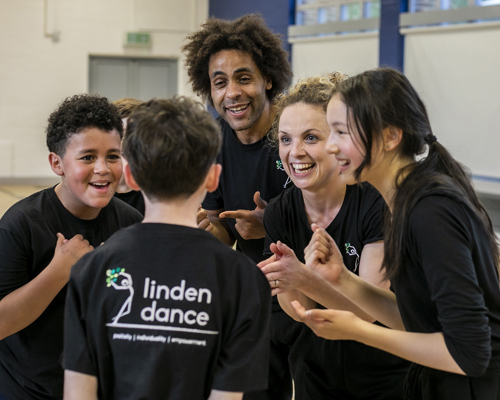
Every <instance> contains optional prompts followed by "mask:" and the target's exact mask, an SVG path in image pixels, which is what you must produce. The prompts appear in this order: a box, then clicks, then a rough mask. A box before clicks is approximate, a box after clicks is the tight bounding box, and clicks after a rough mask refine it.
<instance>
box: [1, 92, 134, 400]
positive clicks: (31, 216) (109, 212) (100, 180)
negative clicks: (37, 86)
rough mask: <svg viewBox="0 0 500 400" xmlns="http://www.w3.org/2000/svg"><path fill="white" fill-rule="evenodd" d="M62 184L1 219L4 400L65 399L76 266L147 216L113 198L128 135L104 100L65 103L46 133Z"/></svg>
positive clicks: (94, 98)
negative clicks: (68, 312)
mask: <svg viewBox="0 0 500 400" xmlns="http://www.w3.org/2000/svg"><path fill="white" fill-rule="evenodd" d="M46 133H47V146H48V148H49V151H50V154H49V162H50V166H51V168H52V170H53V171H54V173H55V174H56V175H58V176H60V177H61V182H60V183H59V184H57V185H56V186H54V187H52V188H48V189H45V190H42V191H40V192H37V193H35V194H33V195H31V196H29V197H27V198H25V199H23V200H21V201H19V202H18V203H16V204H14V205H13V206H12V207H11V208H10V209H9V210H8V211H7V212H6V213H5V215H4V216H3V217H2V219H1V220H0V259H1V260H2V262H1V263H0V339H1V340H0V399H11V400H13V399H23V400H24V399H61V398H62V394H63V369H62V367H61V361H60V357H61V355H62V347H63V338H62V336H63V314H64V302H65V297H66V283H67V281H68V279H69V273H70V269H71V267H72V265H73V264H74V263H75V262H76V261H77V260H78V259H79V258H80V257H81V256H82V255H83V254H85V253H87V252H89V251H92V250H93V248H94V247H96V246H99V245H100V244H101V243H102V242H104V241H105V240H107V239H108V237H109V236H111V234H113V233H114V232H116V231H117V230H119V229H120V228H123V227H126V226H128V225H131V224H133V223H136V222H139V221H140V220H141V219H142V216H141V215H140V213H139V212H137V211H136V210H134V209H133V208H132V207H130V206H129V205H127V204H125V203H123V202H121V201H118V200H115V199H113V194H114V192H115V189H116V186H117V184H118V182H119V180H120V177H121V174H122V162H121V157H120V142H121V137H122V134H123V127H122V122H121V119H120V116H119V114H118V110H117V109H116V107H115V106H113V105H111V104H110V103H109V102H108V100H107V99H106V98H103V97H99V96H89V95H76V96H73V97H69V98H67V99H66V100H64V101H63V102H62V103H61V104H60V106H59V107H58V108H57V109H56V110H55V111H54V112H53V113H52V114H51V115H50V118H49V121H48V126H47V131H46Z"/></svg>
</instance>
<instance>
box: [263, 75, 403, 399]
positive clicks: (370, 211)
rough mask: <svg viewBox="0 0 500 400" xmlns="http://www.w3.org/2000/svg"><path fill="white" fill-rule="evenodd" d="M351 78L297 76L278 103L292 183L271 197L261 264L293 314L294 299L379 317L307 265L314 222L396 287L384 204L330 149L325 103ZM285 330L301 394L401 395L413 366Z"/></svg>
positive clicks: (377, 279) (363, 271) (352, 264)
mask: <svg viewBox="0 0 500 400" xmlns="http://www.w3.org/2000/svg"><path fill="white" fill-rule="evenodd" d="M346 78H347V77H346V76H345V75H344V74H342V73H339V72H335V73H332V74H327V75H323V76H318V77H313V78H307V79H303V80H301V81H299V82H298V83H297V84H296V85H295V86H293V87H291V88H290V89H289V90H288V91H287V92H286V93H285V94H284V95H282V96H281V97H280V98H279V99H278V101H277V104H276V111H277V117H276V120H275V123H274V131H273V142H274V143H275V144H277V145H278V147H279V154H280V158H281V162H282V166H283V168H284V169H285V171H286V172H287V174H288V175H289V176H290V178H291V180H292V182H293V183H294V184H295V186H294V187H291V188H290V189H288V190H286V191H285V192H283V193H282V194H281V195H280V196H278V197H276V198H275V199H273V200H272V201H271V202H270V203H269V205H268V206H267V209H266V212H265V214H264V227H265V229H266V251H267V255H271V254H273V253H274V254H273V255H272V256H271V257H270V258H269V259H268V260H266V261H264V262H262V263H261V264H260V265H259V266H260V267H261V269H262V271H263V272H264V273H265V274H266V277H267V278H268V280H269V282H270V285H271V288H272V294H273V295H278V299H279V302H280V305H281V306H282V307H283V309H284V310H285V311H286V312H287V313H288V314H289V315H290V316H291V317H292V318H294V319H298V316H297V315H296V313H295V311H294V310H293V308H292V307H291V304H290V303H291V301H292V300H300V301H301V302H302V304H304V305H306V307H307V308H316V307H322V306H323V307H328V308H336V309H342V310H349V311H352V312H354V313H355V314H357V315H358V316H359V317H361V318H362V319H364V320H367V321H369V322H370V323H374V322H375V320H374V319H373V318H371V317H370V316H369V315H367V314H366V313H364V312H363V311H361V309H359V308H358V307H357V306H355V305H354V304H353V303H352V302H350V301H348V300H347V299H345V298H344V297H342V296H340V295H338V294H337V293H336V292H335V291H334V290H333V289H332V288H331V286H330V284H329V283H328V282H327V281H326V280H325V279H324V278H323V277H322V276H321V275H319V274H317V273H315V272H314V271H312V270H311V269H308V268H307V267H306V266H305V265H304V249H305V248H306V246H307V244H308V243H309V241H310V239H311V237H312V235H313V232H312V230H311V228H310V226H311V224H313V223H315V224H317V225H319V226H321V227H322V228H324V229H326V231H328V232H329V233H330V235H332V236H333V237H335V239H336V240H337V241H338V243H342V257H343V260H344V262H345V264H346V266H348V269H349V270H350V271H352V272H353V273H354V274H356V275H358V276H360V277H361V278H362V279H364V280H366V281H368V282H370V283H373V284H375V285H378V286H379V287H382V288H383V289H385V290H388V288H389V282H388V281H386V280H385V279H384V277H383V275H382V274H381V273H380V265H381V261H382V256H383V232H382V226H383V212H384V208H385V203H384V201H383V199H382V197H381V196H380V194H379V193H378V192H377V191H376V190H375V189H374V188H373V187H372V186H371V185H369V184H362V185H354V186H347V185H346V182H345V181H344V180H343V178H342V176H340V174H339V172H340V167H339V163H338V162H337V160H336V158H335V157H334V156H332V155H331V154H328V153H327V151H326V142H327V139H328V136H329V133H330V129H329V127H328V124H327V121H326V107H327V105H328V101H329V100H330V98H331V95H332V91H333V90H334V88H335V85H336V84H338V83H339V82H341V81H343V80H345V79H346ZM282 322H283V323H282V324H281V326H280V327H279V328H275V329H279V331H280V334H279V336H280V337H282V338H283V341H284V343H285V344H287V345H288V346H290V348H291V351H290V357H289V360H290V366H291V369H292V376H293V378H294V382H295V398H296V399H297V400H304V399H311V400H321V399H325V400H326V399H332V398H334V399H367V400H368V399H370V400H376V399H380V400H382V399H383V400H387V399H402V398H403V381H404V377H405V375H406V371H407V367H408V363H407V362H406V361H404V360H402V359H400V358H398V357H395V356H392V355H390V354H387V353H384V352H383V351H380V350H378V349H371V348H369V347H367V346H364V345H362V344H359V343H356V342H348V341H328V340H325V339H322V338H318V337H317V336H315V335H314V333H313V332H312V331H311V330H310V329H309V328H308V327H307V326H305V325H303V324H301V323H298V322H295V321H293V320H292V319H288V320H283V321H282Z"/></svg>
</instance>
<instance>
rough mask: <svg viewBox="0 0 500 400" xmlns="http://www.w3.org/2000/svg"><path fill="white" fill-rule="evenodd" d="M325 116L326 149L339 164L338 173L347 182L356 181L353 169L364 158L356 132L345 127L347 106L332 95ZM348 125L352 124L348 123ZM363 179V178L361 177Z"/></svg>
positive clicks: (352, 182)
mask: <svg viewBox="0 0 500 400" xmlns="http://www.w3.org/2000/svg"><path fill="white" fill-rule="evenodd" d="M326 118H327V121H328V126H329V129H330V136H329V138H328V144H327V151H328V152H329V153H331V154H334V155H335V157H336V159H337V160H338V162H339V165H340V174H341V175H343V176H344V179H345V180H346V183H347V184H354V183H356V182H357V181H356V179H355V178H354V171H355V170H356V169H357V168H358V167H359V166H360V165H361V163H362V162H363V161H364V160H365V155H364V153H363V151H362V146H361V143H360V142H359V140H357V136H356V135H357V133H355V132H350V131H349V129H348V127H347V107H346V105H345V103H344V102H343V101H342V100H341V99H340V98H339V96H333V97H332V99H331V100H330V102H329V103H328V107H327V109H326ZM349 126H350V127H352V126H353V124H352V123H351V124H349ZM363 180H365V179H363Z"/></svg>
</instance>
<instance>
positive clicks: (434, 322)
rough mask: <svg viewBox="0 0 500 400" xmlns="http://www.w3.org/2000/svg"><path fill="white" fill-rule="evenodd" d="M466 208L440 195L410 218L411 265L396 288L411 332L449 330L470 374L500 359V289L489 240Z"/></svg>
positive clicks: (455, 350) (450, 347)
mask: <svg viewBox="0 0 500 400" xmlns="http://www.w3.org/2000/svg"><path fill="white" fill-rule="evenodd" d="M481 226H482V224H481V222H480V221H479V220H478V218H477V217H476V216H475V215H474V213H473V212H472V211H471V210H470V209H469V208H468V207H466V206H465V205H464V204H461V203H459V202H458V201H456V200H454V199H452V198H450V197H447V196H446V195H443V194H440V193H439V192H438V193H434V194H432V195H428V196H426V197H424V198H422V199H421V200H419V201H418V203H417V204H416V205H415V207H414V209H413V210H412V211H411V213H410V215H409V219H408V231H407V232H408V235H409V238H408V243H409V244H410V245H409V247H408V248H407V256H406V257H405V261H406V265H405V266H404V267H403V268H402V271H401V272H400V273H399V275H398V276H397V278H396V279H393V281H392V283H393V287H394V289H395V292H396V298H397V301H398V306H399V310H400V312H401V316H402V318H403V322H404V324H405V327H406V329H407V330H408V331H412V332H424V333H432V332H443V334H444V339H445V342H446V346H447V347H448V350H449V351H450V353H451V355H452V357H453V359H454V360H455V361H456V362H457V364H458V365H459V366H460V368H462V370H463V371H464V372H465V373H466V374H467V375H469V376H480V375H482V374H483V373H484V371H485V369H486V368H487V366H488V364H489V363H490V358H491V361H496V364H498V361H500V288H499V283H498V282H499V277H498V271H497V267H496V266H495V264H494V261H493V257H492V255H491V250H490V247H489V241H488V237H487V235H486V234H485V232H484V229H483V228H482V227H481Z"/></svg>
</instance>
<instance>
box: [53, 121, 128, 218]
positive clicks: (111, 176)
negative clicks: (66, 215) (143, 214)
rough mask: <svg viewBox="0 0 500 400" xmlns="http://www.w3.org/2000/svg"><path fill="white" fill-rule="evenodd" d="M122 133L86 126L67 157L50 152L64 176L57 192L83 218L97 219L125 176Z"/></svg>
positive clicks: (73, 140) (56, 169)
mask: <svg viewBox="0 0 500 400" xmlns="http://www.w3.org/2000/svg"><path fill="white" fill-rule="evenodd" d="M120 141H121V139H120V134H119V133H118V132H117V131H116V130H112V131H110V132H107V131H104V130H101V129H98V128H86V129H84V130H83V131H82V132H80V133H77V134H74V135H72V136H71V137H70V138H69V140H68V144H67V146H66V152H65V153H64V156H63V157H60V156H58V155H57V154H55V153H50V155H49V160H50V163H51V167H52V170H53V171H54V172H55V173H56V174H57V175H59V176H61V178H62V182H61V183H60V184H59V185H57V186H56V189H55V190H56V194H57V196H58V197H59V200H61V203H62V204H63V205H64V207H65V208H66V209H67V210H68V211H69V212H70V213H71V214H73V215H74V216H76V217H78V218H81V219H93V218H96V217H97V215H98V214H99V212H100V210H101V208H103V207H105V206H107V205H108V203H109V201H110V200H111V198H112V197H113V194H114V193H115V191H116V187H117V185H118V182H119V181H120V177H121V176H122V161H121V155H120Z"/></svg>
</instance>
